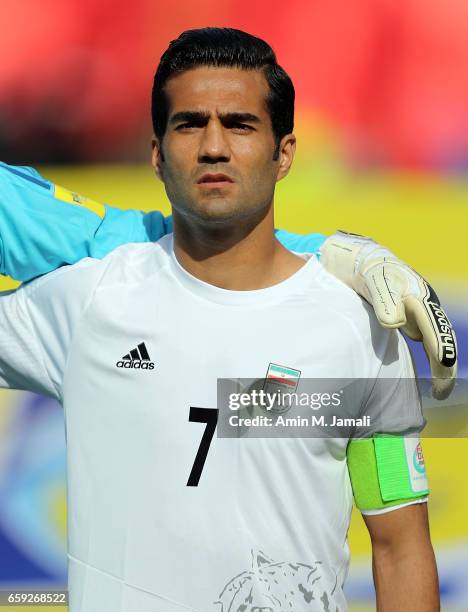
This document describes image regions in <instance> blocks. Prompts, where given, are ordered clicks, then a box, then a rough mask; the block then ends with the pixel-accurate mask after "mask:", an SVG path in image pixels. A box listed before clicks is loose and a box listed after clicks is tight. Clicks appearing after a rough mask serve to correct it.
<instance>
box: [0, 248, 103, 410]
mask: <svg viewBox="0 0 468 612" xmlns="http://www.w3.org/2000/svg"><path fill="white" fill-rule="evenodd" d="M105 266H106V262H105V261H97V260H93V259H90V258H87V259H84V260H83V261H81V262H79V263H78V264H76V265H75V266H67V267H64V268H61V269H60V270H57V271H55V272H52V273H51V274H48V275H47V276H43V277H41V278H39V279H36V280H34V281H31V282H30V283H26V284H24V285H22V286H21V287H20V288H19V289H17V290H16V291H10V292H3V293H0V386H1V387H6V388H10V389H22V390H26V391H34V392H37V393H41V394H43V395H48V396H51V397H54V398H55V399H58V400H61V397H62V383H63V377H64V373H65V368H66V363H67V359H68V354H69V350H70V347H71V343H72V339H73V336H74V333H75V330H76V329H77V326H78V324H79V321H80V319H81V317H82V315H83V313H84V312H85V310H86V307H87V305H88V304H89V303H90V301H91V299H92V296H93V294H94V291H95V288H96V287H97V284H98V282H99V279H100V277H101V276H102V273H103V270H104V268H105Z"/></svg>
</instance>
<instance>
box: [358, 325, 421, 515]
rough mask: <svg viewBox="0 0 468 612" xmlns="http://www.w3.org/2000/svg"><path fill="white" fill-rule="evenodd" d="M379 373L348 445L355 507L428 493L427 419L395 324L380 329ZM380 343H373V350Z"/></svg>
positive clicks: (382, 507)
mask: <svg viewBox="0 0 468 612" xmlns="http://www.w3.org/2000/svg"><path fill="white" fill-rule="evenodd" d="M380 335H381V337H384V338H385V337H386V338H385V347H384V349H383V350H382V352H381V354H380V355H378V357H379V360H380V361H381V365H380V367H379V369H378V373H377V376H376V377H375V378H373V379H370V380H369V381H367V382H368V383H369V388H370V392H369V394H368V396H367V398H366V400H365V402H364V405H363V407H362V412H361V416H362V417H367V422H366V423H365V424H364V426H361V427H359V428H356V430H355V433H354V436H353V438H352V439H351V440H350V442H349V444H348V449H347V461H348V470H349V474H350V479H351V485H352V488H353V493H354V499H355V503H356V505H357V507H358V508H359V509H360V511H361V512H362V513H363V514H380V513H384V512H389V511H392V510H396V509H398V508H401V507H404V506H406V505H410V504H414V503H421V502H424V501H426V500H427V495H428V493H429V488H428V481H427V474H426V468H425V464H424V456H423V451H422V445H421V440H420V433H421V431H422V429H423V428H424V425H425V423H426V421H425V419H424V416H423V413H422V406H421V399H420V394H419V390H418V387H417V383H416V377H415V372H414V367H413V362H412V357H411V354H410V351H409V348H408V345H407V344H406V342H405V340H404V338H403V336H402V335H401V334H400V333H399V332H397V331H396V330H390V331H387V332H384V333H382V332H381V334H380ZM379 350H380V349H379V348H377V352H378V351H379Z"/></svg>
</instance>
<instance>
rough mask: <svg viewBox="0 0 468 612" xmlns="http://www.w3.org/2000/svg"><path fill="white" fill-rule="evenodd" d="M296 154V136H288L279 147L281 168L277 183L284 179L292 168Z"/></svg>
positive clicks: (279, 168)
mask: <svg viewBox="0 0 468 612" xmlns="http://www.w3.org/2000/svg"><path fill="white" fill-rule="evenodd" d="M295 153H296V137H295V136H294V134H286V136H283V138H282V139H281V142H280V145H279V158H278V159H279V167H278V176H277V179H276V180H277V181H280V180H281V179H282V178H284V177H285V176H286V175H287V174H288V172H289V169H290V168H291V166H292V163H293V160H294V154H295Z"/></svg>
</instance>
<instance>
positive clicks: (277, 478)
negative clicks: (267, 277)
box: [0, 236, 422, 612]
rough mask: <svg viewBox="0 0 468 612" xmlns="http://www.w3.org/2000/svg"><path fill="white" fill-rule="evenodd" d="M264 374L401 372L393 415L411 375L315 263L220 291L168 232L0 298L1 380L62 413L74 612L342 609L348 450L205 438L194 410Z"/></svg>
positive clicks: (327, 441) (391, 336) (328, 443)
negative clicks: (271, 280)
mask: <svg viewBox="0 0 468 612" xmlns="http://www.w3.org/2000/svg"><path fill="white" fill-rule="evenodd" d="M271 364H273V366H275V364H276V365H277V366H281V367H282V368H283V371H285V372H286V373H287V372H288V371H289V372H300V376H301V377H303V378H326V377H328V378H329V377H336V378H339V377H341V378H369V379H375V378H379V377H385V378H395V393H394V394H393V396H392V401H391V402H389V406H387V407H385V409H386V410H392V409H393V407H394V406H395V403H398V398H399V396H398V388H399V387H398V381H399V379H400V378H402V377H406V378H408V377H412V376H414V373H413V368H412V363H411V358H410V355H409V352H408V348H407V346H406V343H405V342H404V340H403V339H402V337H401V336H400V334H399V333H398V332H396V331H391V330H385V329H383V328H382V327H380V325H379V324H378V323H377V321H376V319H375V318H374V314H373V311H372V309H371V308H370V307H369V306H368V305H367V304H366V303H364V302H363V301H362V300H361V299H360V298H359V297H358V296H357V295H356V294H354V293H353V292H352V291H351V290H350V289H348V288H347V287H346V286H345V285H343V284H342V283H341V282H340V281H338V280H336V279H335V278H334V277H332V276H331V275H330V274H328V273H327V272H326V271H325V270H324V269H323V268H322V266H321V265H320V263H319V262H318V261H317V259H316V258H315V256H313V255H312V256H309V257H308V259H307V262H306V263H305V265H304V266H303V267H302V268H301V269H300V270H299V271H298V272H296V273H295V274H294V275H292V276H291V277H290V278H288V279H287V280H285V281H283V282H281V283H279V284H277V285H274V286H272V287H268V288H266V289H259V290H255V291H229V290H225V289H220V288H217V287H214V286H212V285H209V284H207V283H204V282H202V281H200V280H198V279H196V278H194V277H193V276H191V275H190V274H189V273H188V272H187V271H185V270H184V269H183V268H182V267H181V266H180V264H179V263H178V262H177V260H176V258H175V256H174V253H173V249H172V236H167V237H165V238H163V239H162V240H161V241H159V242H158V243H150V244H130V245H125V246H123V247H120V248H118V249H117V250H115V251H114V252H112V253H111V254H110V255H108V256H107V257H106V258H105V259H103V260H94V259H86V260H83V261H81V262H80V263H78V264H76V265H73V266H69V267H65V268H62V269H60V270H58V271H56V272H54V273H52V274H50V275H47V276H45V277H42V278H40V279H38V280H36V281H33V282H31V283H29V284H27V285H24V286H23V287H22V288H20V289H19V290H18V291H16V292H13V293H10V294H9V295H5V294H3V296H2V297H1V298H0V384H1V385H2V386H7V387H12V388H19V389H28V390H32V391H37V392H39V393H44V394H48V395H51V396H53V397H55V398H58V399H59V400H60V402H61V403H62V404H63V407H64V412H65V423H66V441H67V458H68V462H67V463H68V466H67V483H68V567H69V592H70V607H69V609H70V612H103V611H104V610H112V611H113V612H114V611H115V612H172V611H174V612H176V611H177V612H182V611H184V610H192V611H197V612H212V611H213V612H215V611H218V612H227V611H228V610H229V611H230V612H234V611H235V612H238V611H241V610H242V611H245V612H254V611H262V612H264V611H270V610H271V611H276V610H288V611H291V610H293V611H295V612H302V611H306V612H309V611H314V612H315V611H318V610H320V611H323V610H329V611H333V612H336V611H337V610H339V611H340V612H341V611H343V610H346V609H347V608H346V602H345V598H344V595H343V590H342V586H343V583H344V580H345V577H346V574H347V569H348V563H349V550H348V544H347V531H348V527H349V521H350V514H351V509H352V490H351V485H350V480H349V476H348V470H347V464H346V446H347V443H348V440H347V439H346V438H286V437H278V438H272V437H270V438H258V437H257V438H249V437H245V438H242V439H240V438H237V439H236V438H227V437H224V438H221V437H218V436H217V435H216V434H215V435H214V436H213V437H212V439H211V441H210V440H209V439H207V435H205V436H204V434H205V432H206V431H207V430H208V429H209V426H208V425H207V422H208V421H203V419H197V416H196V415H197V414H198V415H200V414H201V411H200V410H199V409H200V408H203V409H206V413H205V416H206V415H210V414H211V412H209V411H210V410H211V411H213V410H214V409H215V408H216V406H217V379H219V378H229V379H237V378H242V377H245V378H254V377H258V378H259V379H263V378H265V372H267V370H268V369H269V368H271ZM273 369H274V368H273ZM299 384H300V383H299ZM360 399H361V402H362V403H367V406H368V407H369V406H370V407H371V406H372V397H371V395H369V397H363V398H360ZM191 409H192V417H193V415H195V417H194V418H191V420H190V419H189V417H190V415H191ZM197 420H198V421H200V422H197ZM208 420H210V419H209V416H208ZM421 425H422V416H421V415H420V414H419V415H418V414H415V415H411V417H410V420H409V422H408V423H406V424H405V426H408V427H410V426H414V427H420V426H421ZM200 449H202V450H200ZM201 455H203V457H202V459H203V460H200V456H201ZM197 457H198V459H197V460H196V458H197ZM190 477H191V478H192V483H191V485H193V486H188V481H189V478H190Z"/></svg>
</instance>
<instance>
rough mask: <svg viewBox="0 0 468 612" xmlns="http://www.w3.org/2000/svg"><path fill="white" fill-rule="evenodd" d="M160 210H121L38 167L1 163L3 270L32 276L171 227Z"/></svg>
mask: <svg viewBox="0 0 468 612" xmlns="http://www.w3.org/2000/svg"><path fill="white" fill-rule="evenodd" d="M171 221H172V220H171V219H165V218H164V216H163V215H162V214H161V213H160V212H159V211H153V212H150V213H144V212H142V211H139V210H121V209H119V208H112V207H110V206H107V205H104V204H101V203H99V202H95V201H94V200H91V199H89V198H85V197H83V196H80V195H79V194H77V193H74V192H72V191H69V190H67V189H65V188H63V187H60V186H59V185H55V184H54V183H52V182H50V181H48V180H46V179H44V178H43V177H42V176H41V175H40V174H39V173H38V172H37V171H36V170H34V169H33V168H28V167H24V166H10V165H8V164H5V163H2V162H0V274H4V275H7V276H11V277H12V278H14V279H16V280H20V281H27V280H30V279H32V278H35V277H37V276H40V275H42V274H45V273H47V272H50V271H52V270H55V269H56V268H58V267H60V266H62V265H64V264H73V263H75V262H77V261H79V260H80V259H83V258H84V257H90V256H91V257H97V258H101V257H104V256H105V255H107V254H108V253H109V252H110V251H112V250H113V249H115V248H116V247H118V246H120V245H122V244H126V243H129V242H148V241H155V240H159V238H161V237H162V236H163V235H164V234H166V233H168V232H170V231H172V228H171V225H172V223H171Z"/></svg>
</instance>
